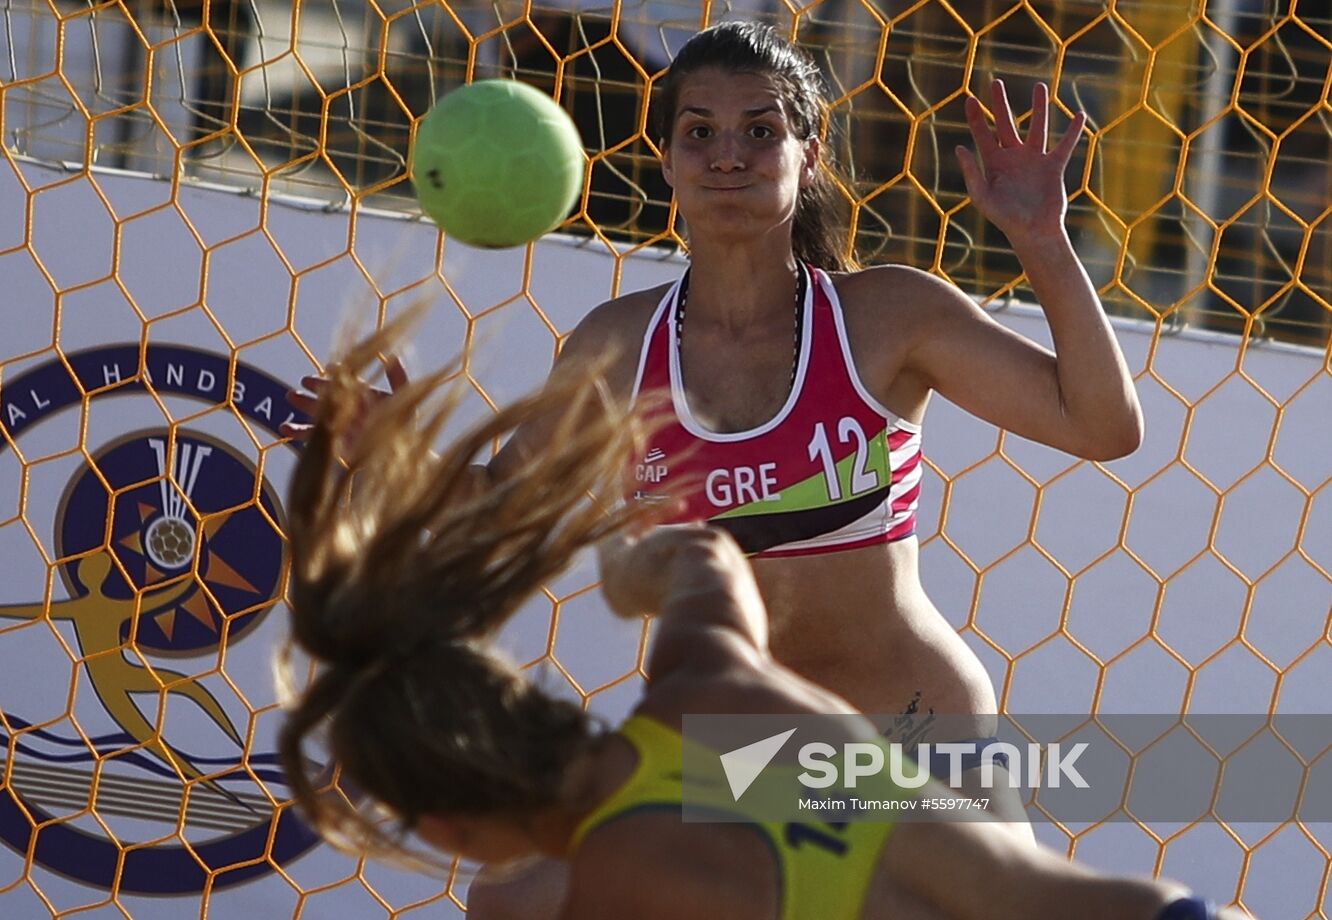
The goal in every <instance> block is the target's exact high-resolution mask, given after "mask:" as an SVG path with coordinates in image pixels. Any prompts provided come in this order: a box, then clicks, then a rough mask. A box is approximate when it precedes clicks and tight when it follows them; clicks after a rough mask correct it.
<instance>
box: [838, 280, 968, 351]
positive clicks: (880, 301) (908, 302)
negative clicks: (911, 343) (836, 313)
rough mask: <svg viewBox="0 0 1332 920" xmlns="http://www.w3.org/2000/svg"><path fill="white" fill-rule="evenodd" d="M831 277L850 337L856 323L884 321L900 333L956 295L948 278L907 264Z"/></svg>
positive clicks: (868, 324)
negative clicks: (945, 278)
mask: <svg viewBox="0 0 1332 920" xmlns="http://www.w3.org/2000/svg"><path fill="white" fill-rule="evenodd" d="M831 277H832V279H833V285H834V287H835V288H836V289H837V297H838V300H840V301H841V304H842V310H843V312H844V313H845V315H846V319H847V324H848V326H849V327H850V329H849V331H850V332H851V334H852V335H853V337H854V336H855V334H856V331H857V329H856V327H859V326H871V327H878V326H881V325H887V326H891V327H892V328H895V329H896V330H897V331H898V333H899V334H901V333H902V332H904V331H906V330H907V329H909V328H910V327H912V326H914V325H915V324H917V323H919V322H921V321H922V320H923V319H925V318H926V317H927V316H928V314H929V313H930V312H931V311H932V310H934V309H936V308H937V307H938V306H939V304H940V303H942V302H944V301H947V300H952V299H953V298H955V297H956V296H957V295H958V291H957V289H956V288H955V287H953V285H951V284H950V283H949V282H947V281H945V280H944V279H942V278H939V277H937V276H935V275H932V274H930V273H929V272H927V271H922V270H921V269H919V268H913V267H911V266H910V265H897V264H889V265H875V266H872V267H871V268H866V269H862V270H861V271H856V272H839V273H836V274H833V275H832V276H831Z"/></svg>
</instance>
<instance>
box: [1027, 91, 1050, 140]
mask: <svg viewBox="0 0 1332 920" xmlns="http://www.w3.org/2000/svg"><path fill="white" fill-rule="evenodd" d="M1049 133H1050V89H1049V87H1047V86H1046V85H1045V84H1044V83H1037V84H1036V85H1035V86H1033V87H1032V89H1031V124H1029V125H1028V126H1027V146H1028V147H1031V148H1032V149H1034V150H1035V151H1036V152H1037V153H1045V144H1046V141H1047V140H1048V139H1049Z"/></svg>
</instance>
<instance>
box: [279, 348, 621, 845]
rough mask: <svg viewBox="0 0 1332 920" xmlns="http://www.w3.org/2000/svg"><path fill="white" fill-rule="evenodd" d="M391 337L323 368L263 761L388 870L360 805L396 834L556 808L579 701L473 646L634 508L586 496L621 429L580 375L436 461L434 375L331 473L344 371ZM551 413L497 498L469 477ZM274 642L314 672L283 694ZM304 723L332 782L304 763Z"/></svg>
mask: <svg viewBox="0 0 1332 920" xmlns="http://www.w3.org/2000/svg"><path fill="white" fill-rule="evenodd" d="M401 332H402V323H401V322H399V323H396V324H393V325H390V326H389V327H387V328H386V329H385V330H384V331H383V332H381V333H379V334H377V335H375V336H373V337H371V338H370V339H368V340H367V341H365V342H362V343H361V344H359V345H357V346H355V347H354V348H352V349H351V350H350V352H349V353H348V354H347V356H346V357H345V358H344V359H342V360H341V361H339V362H338V363H337V364H335V365H333V366H332V367H331V369H330V371H329V373H328V377H329V383H328V387H327V389H326V390H325V391H324V392H323V394H322V395H321V397H320V400H319V411H318V417H317V419H316V421H315V426H314V431H313V434H312V435H311V437H310V439H309V442H308V443H307V445H306V448H305V450H304V452H303V453H302V455H301V459H300V461H299V463H298V464H297V467H296V473H295V475H294V478H293V482H292V487H291V495H290V502H289V507H288V512H289V521H290V526H291V534H290V535H291V558H292V569H291V587H290V595H289V597H290V603H291V626H292V635H291V642H290V643H288V646H287V648H286V649H285V650H284V651H283V653H282V654H281V655H280V657H279V662H278V665H279V677H280V682H281V684H282V687H283V690H284V701H286V702H288V704H289V709H290V711H289V713H288V715H287V720H286V722H285V724H284V725H283V726H282V729H281V732H280V736H279V743H278V750H279V754H280V756H281V759H282V765H283V769H284V770H285V772H286V775H287V780H288V782H289V784H290V786H291V789H292V792H293V798H294V799H295V800H296V802H297V804H298V805H299V806H300V808H301V809H302V811H303V812H304V813H305V814H306V815H307V816H308V817H309V818H310V819H311V821H312V822H313V824H314V826H315V827H316V828H317V829H318V830H319V831H320V832H321V833H322V834H323V835H324V836H325V837H326V838H328V839H329V840H330V841H331V842H334V843H336V844H338V845H341V846H344V847H346V848H349V849H352V850H354V851H363V850H366V849H368V850H370V851H372V852H374V851H377V852H380V853H388V854H397V855H402V852H403V851H402V850H401V848H400V847H399V841H400V833H401V832H400V829H398V828H394V827H392V825H391V824H389V825H387V826H386V824H385V821H384V820H383V816H382V815H380V816H376V815H375V814H374V811H373V809H369V808H367V807H366V805H365V804H363V803H365V802H366V801H367V800H369V802H370V803H371V804H375V803H377V804H378V805H380V806H383V807H385V808H386V809H387V810H388V812H389V814H390V815H391V816H392V817H395V818H396V819H398V821H399V822H401V824H402V825H404V826H407V827H410V826H411V825H412V824H413V823H415V821H416V820H417V819H418V818H420V817H421V816H423V815H427V814H446V815H447V814H453V815H484V814H494V813H497V812H512V813H522V812H524V811H526V810H530V809H534V808H540V807H543V806H549V805H552V804H555V803H556V802H557V801H558V797H559V795H560V786H561V782H562V780H563V778H564V776H565V771H566V768H567V767H568V765H569V764H570V763H571V762H572V761H573V759H574V758H576V757H577V756H579V755H580V754H581V753H583V752H585V751H588V750H590V747H591V745H593V744H594V743H595V742H596V739H597V737H598V734H597V732H596V731H595V730H594V727H593V726H592V725H591V723H590V722H589V718H588V716H587V714H586V713H585V712H584V711H583V710H582V708H581V707H580V706H579V705H577V704H576V703H573V702H569V701H566V700H561V699H556V698H554V697H552V696H550V695H548V694H546V693H544V692H542V691H541V690H539V689H538V688H537V687H535V686H533V684H532V683H531V682H530V681H528V680H527V679H525V678H524V677H523V675H522V674H521V673H520V672H519V671H518V670H517V669H516V668H515V667H513V666H512V665H511V664H510V663H508V662H506V661H505V660H503V659H502V658H501V657H499V656H497V655H496V654H495V653H494V652H492V651H491V650H490V649H489V647H488V646H489V642H488V640H489V639H490V638H491V637H492V635H493V634H494V633H495V631H496V630H497V629H499V627H500V626H501V625H503V623H504V622H505V621H506V620H507V619H508V618H509V617H510V616H511V615H512V614H513V613H514V612H515V611H516V610H517V609H518V607H519V606H520V605H521V604H522V603H523V602H524V601H525V600H527V599H528V598H529V597H531V595H532V594H533V593H534V592H535V591H537V590H538V589H539V588H540V586H541V585H542V583H543V582H545V581H546V580H548V579H549V578H551V577H552V576H554V575H555V574H557V573H558V572H560V571H561V570H562V569H564V568H565V567H566V566H567V565H568V564H569V562H570V560H571V558H572V557H573V556H574V554H575V553H577V552H578V551H579V550H580V549H582V548H583V547H585V546H588V545H590V544H593V543H596V542H597V541H599V540H600V539H602V538H603V537H605V536H607V535H608V534H610V533H613V532H614V531H616V530H617V529H618V528H619V527H621V526H623V525H625V524H626V523H628V522H629V521H630V520H631V519H636V518H637V517H639V516H641V515H642V514H643V512H642V511H641V510H638V509H641V508H643V507H645V506H642V505H636V503H632V502H631V503H628V504H627V505H622V506H621V507H620V509H619V510H616V511H609V512H608V511H607V510H606V505H607V503H606V502H603V501H599V500H594V499H593V498H592V496H607V494H608V491H611V492H613V494H614V495H616V496H618V495H619V494H620V492H619V488H618V487H619V485H620V484H621V478H620V477H621V476H622V471H623V470H624V468H625V467H626V463H627V461H628V458H629V456H631V452H632V450H633V448H634V446H635V444H636V443H637V441H638V431H639V426H638V423H637V422H636V421H635V419H634V418H633V417H632V416H630V415H629V414H628V413H629V410H628V409H627V408H626V407H621V406H618V405H616V404H614V403H612V402H611V400H610V398H609V396H607V395H606V392H605V390H604V387H603V386H602V384H601V383H600V377H599V374H597V373H592V372H589V373H587V374H582V375H575V376H572V377H570V376H568V375H566V376H565V377H564V378H563V379H561V377H560V375H559V374H556V375H555V376H554V377H553V378H552V382H551V383H550V384H548V385H547V387H546V388H545V389H544V390H542V391H541V392H540V393H539V394H537V395H535V396H530V397H528V398H526V399H523V400H520V401H518V402H517V403H515V404H513V405H511V406H508V407H507V408H503V409H501V410H499V411H498V412H496V413H495V414H494V415H492V416H489V417H487V418H486V419H485V421H483V422H481V423H480V424H478V425H476V426H474V427H472V428H471V429H470V430H468V431H466V432H464V433H463V434H461V435H460V436H455V437H451V439H450V444H451V446H450V447H449V448H448V449H447V450H446V451H445V452H444V453H443V454H442V455H440V456H438V457H436V456H434V455H433V453H432V448H433V447H434V445H435V442H436V440H437V439H438V437H439V435H440V433H441V432H442V431H443V429H444V426H445V425H446V423H447V422H448V420H449V418H450V415H451V413H452V410H453V409H454V408H455V407H456V406H457V404H458V402H459V401H460V399H461V397H462V392H463V391H462V386H463V385H465V384H463V383H461V382H460V383H458V384H455V385H453V386H449V387H445V386H442V385H443V384H444V383H445V381H446V379H447V373H446V372H440V373H438V374H435V375H433V376H432V377H430V378H427V379H425V380H422V381H419V382H415V383H413V384H411V385H410V386H408V387H407V388H406V389H405V390H399V391H398V392H396V393H395V394H394V396H393V397H392V398H391V399H388V400H385V401H384V402H383V403H381V404H380V406H379V407H378V408H377V409H376V410H375V411H374V412H373V413H372V414H371V415H370V417H369V419H368V420H367V422H366V427H365V428H364V430H362V431H361V433H360V434H359V435H358V437H357V438H356V439H355V443H354V444H353V445H351V446H350V447H349V448H348V450H349V452H350V455H349V456H347V457H346V458H345V459H340V458H339V457H338V450H339V444H341V443H342V442H344V441H345V440H347V439H346V438H345V433H346V432H348V431H350V430H352V429H354V428H355V427H356V426H357V424H358V420H359V418H360V416H361V415H362V414H363V412H364V411H365V405H364V386H363V384H362V383H361V382H360V379H359V378H360V374H361V373H362V371H364V370H365V369H366V368H368V367H371V366H373V365H374V364H375V363H376V362H377V356H378V355H379V354H381V353H383V352H385V351H386V350H388V349H389V348H390V347H391V346H392V345H393V344H394V342H395V340H396V339H397V337H398V336H399V335H400V334H401ZM552 415H553V416H555V417H558V418H559V420H560V421H559V422H558V424H557V425H556V430H555V431H553V432H552V434H551V436H550V437H549V439H548V440H547V445H548V447H547V448H546V449H544V450H543V451H542V453H541V456H540V458H539V460H536V461H533V462H532V463H531V464H530V465H529V466H528V467H526V468H525V469H523V470H521V471H520V472H518V473H516V474H515V475H513V476H511V477H509V478H507V479H505V480H504V481H502V482H498V483H492V482H490V481H489V480H488V479H483V477H480V476H479V475H478V471H477V470H475V469H474V468H473V467H472V464H473V463H474V462H475V459H476V458H477V457H478V456H479V455H483V454H484V453H485V452H486V451H487V450H488V449H489V447H490V446H491V445H492V444H494V443H497V442H499V441H502V440H503V439H504V438H505V436H506V435H508V434H509V433H510V432H511V431H512V430H513V429H514V428H515V427H517V426H518V425H521V424H523V423H524V422H526V421H529V420H530V419H533V418H536V417H551V416H552ZM353 480H354V485H355V488H352V484H353ZM293 645H294V646H295V647H297V648H299V649H300V650H302V651H303V652H305V653H306V654H308V655H309V656H310V657H311V658H312V659H314V671H313V675H312V679H311V680H309V682H308V684H307V685H306V686H304V687H302V688H298V686H297V685H298V683H300V681H298V680H297V679H296V675H295V674H294V673H293V671H294V670H295V665H294V662H293V657H292V651H293V649H292V646H293ZM323 728H327V741H328V743H327V746H328V749H329V751H330V753H331V755H332V760H333V761H335V762H336V764H337V766H338V767H340V770H341V775H342V777H344V778H346V779H349V780H350V785H344V784H342V783H340V782H338V776H337V774H335V773H334V772H333V770H332V766H333V765H332V764H330V765H329V766H328V767H321V766H319V765H318V764H315V763H312V762H311V761H310V760H309V759H308V758H307V757H306V756H305V752H304V742H305V739H306V738H307V736H309V735H310V734H311V733H314V732H317V731H318V730H320V729H323ZM350 788H355V790H356V791H357V792H356V794H349V793H347V792H344V791H342V790H343V789H350Z"/></svg>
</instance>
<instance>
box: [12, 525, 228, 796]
mask: <svg viewBox="0 0 1332 920" xmlns="http://www.w3.org/2000/svg"><path fill="white" fill-rule="evenodd" d="M111 566H112V561H111V557H110V554H109V553H107V552H106V551H102V552H98V553H95V554H93V555H91V556H87V557H85V558H83V559H82V560H80V561H79V563H78V574H79V580H80V581H82V582H83V584H84V586H85V587H86V588H87V589H88V593H87V594H85V595H83V596H82V597H77V598H73V599H71V600H67V601H62V602H59V603H52V604H51V605H50V607H49V608H48V607H47V606H46V605H44V604H17V605H0V617H5V618H8V619H20V620H38V619H41V618H42V617H43V616H49V617H50V618H51V619H52V620H68V621H70V622H72V623H73V624H74V633H75V635H76V636H77V637H78V642H79V649H80V651H81V652H82V653H83V665H84V667H85V668H86V669H87V671H88V678H89V679H90V680H91V681H92V685H93V689H94V690H95V691H96V692H97V696H98V698H99V699H101V701H102V705H103V706H105V707H106V711H107V712H108V713H110V714H111V717H112V718H113V719H115V720H116V722H117V723H118V724H119V725H120V726H121V728H123V729H125V731H126V732H128V733H129V734H130V735H131V736H132V737H133V738H134V740H135V741H137V742H139V743H140V744H141V745H142V746H143V747H144V749H145V750H147V751H149V752H150V753H152V754H154V755H155V756H157V757H158V758H160V759H161V760H163V761H165V762H166V763H167V765H168V766H170V767H172V768H173V769H174V770H175V771H176V772H177V773H178V774H180V776H181V777H182V778H183V779H186V780H192V779H199V778H201V777H202V776H203V773H202V772H201V771H199V770H198V769H197V768H195V767H194V765H193V764H191V763H190V762H189V761H188V760H187V759H186V758H185V756H184V755H182V754H181V753H180V752H179V751H176V750H174V749H173V748H172V747H171V746H170V745H168V744H167V743H166V742H165V741H163V740H162V735H161V730H160V728H159V727H158V726H157V725H154V724H153V723H152V722H150V721H149V720H148V719H147V718H146V717H145V716H144V714H143V713H142V712H141V711H140V710H139V707H138V706H137V705H135V703H134V700H133V699H132V698H131V696H130V695H131V694H133V693H156V694H158V698H159V699H164V698H165V695H168V694H178V695H180V696H183V697H185V698H187V699H189V700H192V701H194V703H196V704H197V705H198V706H199V708H200V709H202V710H203V711H204V712H206V713H207V714H208V716H209V718H211V719H212V720H213V721H214V722H215V723H216V724H217V726H218V727H219V728H221V729H222V731H224V732H226V734H227V737H229V738H230V739H231V740H232V741H234V742H236V744H237V746H239V747H242V748H243V747H244V746H245V743H244V741H243V740H242V738H241V736H240V733H239V732H237V731H236V728H235V726H234V725H232V723H231V719H230V718H229V717H228V716H227V714H226V712H225V710H223V709H222V705H221V704H220V703H219V702H218V701H217V699H216V697H214V696H213V694H212V693H210V692H209V691H208V689H207V688H205V687H204V686H203V685H201V684H200V683H198V681H196V680H195V679H194V678H192V677H188V676H187V675H185V674H181V673H179V672H177V671H172V670H169V669H166V668H160V667H155V666H147V667H145V666H141V665H136V664H133V663H131V662H129V661H127V660H126V659H125V657H124V650H125V644H124V643H122V642H121V639H120V627H121V624H122V623H124V622H125V621H126V620H127V619H129V618H130V617H132V616H133V615H134V612H135V608H136V607H138V608H139V609H140V610H148V609H160V608H162V607H165V606H167V605H169V604H173V603H175V602H176V601H178V600H180V599H181V598H182V597H183V596H184V595H185V594H186V593H188V592H189V590H190V588H192V587H194V582H193V581H192V580H191V579H188V578H186V579H182V580H181V581H179V582H176V583H174V584H171V585H168V586H167V587H164V588H161V589H159V590H156V591H145V592H144V593H143V594H142V595H141V596H140V597H139V598H138V599H135V598H129V599H127V600H117V599H115V598H110V597H107V596H106V594H105V593H104V591H103V588H104V586H105V584H106V581H107V578H108V576H109V575H110V574H111ZM158 721H159V722H160V721H161V719H160V718H159V720H158ZM205 782H206V784H207V785H208V786H209V787H210V788H213V789H216V790H217V791H218V792H221V793H222V794H223V795H227V797H228V798H232V796H230V795H229V794H227V793H226V792H224V791H223V790H221V789H218V788H217V786H216V785H215V784H214V783H211V782H207V781H205Z"/></svg>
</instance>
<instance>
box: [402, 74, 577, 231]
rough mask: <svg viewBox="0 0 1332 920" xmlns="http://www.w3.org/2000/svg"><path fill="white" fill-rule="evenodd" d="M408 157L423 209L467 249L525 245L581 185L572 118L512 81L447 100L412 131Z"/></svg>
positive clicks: (563, 212) (560, 216)
mask: <svg viewBox="0 0 1332 920" xmlns="http://www.w3.org/2000/svg"><path fill="white" fill-rule="evenodd" d="M411 160H412V162H411V168H410V171H411V177H412V184H413V185H414V186H415V187H416V197H417V200H418V201H420V202H421V209H422V210H423V211H425V212H426V214H428V215H430V217H431V218H432V219H433V220H434V221H435V223H437V224H439V226H440V228H441V229H443V231H444V232H445V233H447V234H448V235H449V236H451V237H454V238H456V239H459V240H461V241H462V242H464V243H467V244H469V245H471V246H485V247H490V248H502V247H506V246H519V245H522V244H523V243H529V242H531V241H532V240H534V239H536V238H537V237H539V236H541V235H542V234H543V233H546V232H547V231H549V230H551V229H553V228H554V227H555V226H556V225H558V224H559V223H560V222H561V221H562V220H564V218H565V217H566V216H568V214H569V211H570V209H571V208H572V207H573V204H574V202H575V201H576V200H577V199H578V196H579V193H580V192H581V191H582V188H583V164H584V156H583V145H582V141H581V140H579V137H578V129H577V128H575V127H574V123H573V119H571V118H570V117H569V115H568V114H567V113H566V112H565V111H564V110H563V109H561V108H560V107H559V106H558V105H556V104H555V102H554V101H553V100H552V99H551V98H550V97H549V96H547V95H545V94H544V93H542V92H541V91H539V90H537V89H534V88H532V87H531V86H528V85H527V84H526V83H519V82H517V81H516V80H482V81H479V82H476V83H472V84H469V85H467V86H462V87H459V88H458V89H456V90H454V91H453V92H451V93H449V94H448V95H446V96H445V97H444V98H443V99H441V100H440V102H439V104H438V105H436V106H435V107H434V108H433V109H431V110H430V112H429V113H428V114H427V115H426V117H425V118H424V119H422V121H421V124H420V126H419V127H418V128H417V131H416V144H415V146H414V147H413V148H412V158H411Z"/></svg>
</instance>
